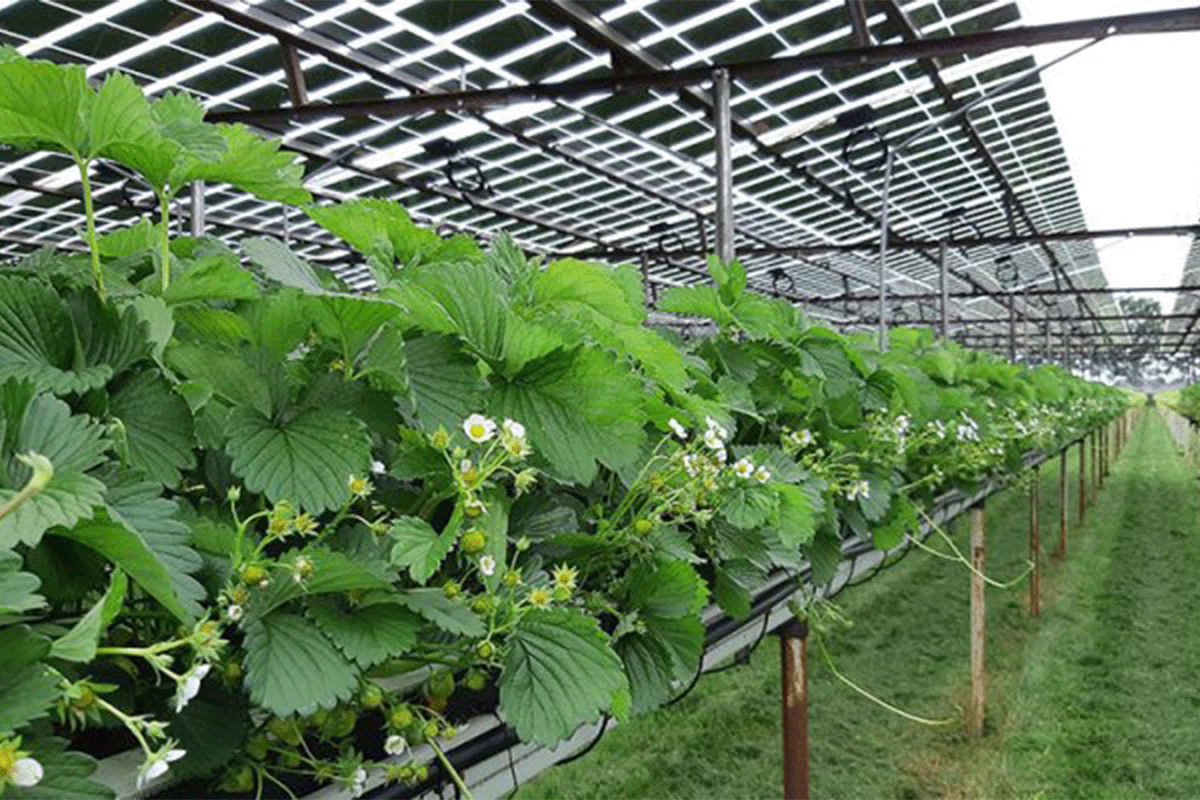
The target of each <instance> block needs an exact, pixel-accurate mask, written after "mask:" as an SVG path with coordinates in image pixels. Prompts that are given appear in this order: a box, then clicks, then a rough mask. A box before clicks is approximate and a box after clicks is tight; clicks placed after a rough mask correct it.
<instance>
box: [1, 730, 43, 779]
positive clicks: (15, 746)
mask: <svg viewBox="0 0 1200 800" xmlns="http://www.w3.org/2000/svg"><path fill="white" fill-rule="evenodd" d="M20 747H21V740H20V739H14V740H10V741H7V742H4V743H3V744H0V789H2V788H3V786H4V785H5V784H6V783H11V784H12V785H13V786H16V787H18V788H28V787H30V786H36V785H37V784H38V782H40V781H41V780H42V765H41V764H40V763H39V762H38V761H37V759H34V758H30V757H29V754H28V753H25V752H22V751H21V749H20Z"/></svg>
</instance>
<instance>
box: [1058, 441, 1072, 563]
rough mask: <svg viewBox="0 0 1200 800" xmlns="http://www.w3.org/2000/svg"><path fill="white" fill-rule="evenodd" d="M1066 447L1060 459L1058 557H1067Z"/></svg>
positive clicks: (1068, 449) (1067, 450)
mask: <svg viewBox="0 0 1200 800" xmlns="http://www.w3.org/2000/svg"><path fill="white" fill-rule="evenodd" d="M1070 451H1071V448H1069V447H1064V448H1063V451H1062V454H1061V455H1060V456H1059V459H1058V557H1059V558H1066V557H1067V453H1069V452H1070Z"/></svg>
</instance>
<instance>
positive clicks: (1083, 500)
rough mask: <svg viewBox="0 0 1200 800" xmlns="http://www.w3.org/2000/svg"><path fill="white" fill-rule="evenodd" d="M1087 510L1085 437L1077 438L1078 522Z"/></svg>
mask: <svg viewBox="0 0 1200 800" xmlns="http://www.w3.org/2000/svg"><path fill="white" fill-rule="evenodd" d="M1086 510H1087V437H1086V436H1085V437H1083V438H1082V439H1080V440H1079V524H1080V525H1082V524H1083V515H1084V512H1086Z"/></svg>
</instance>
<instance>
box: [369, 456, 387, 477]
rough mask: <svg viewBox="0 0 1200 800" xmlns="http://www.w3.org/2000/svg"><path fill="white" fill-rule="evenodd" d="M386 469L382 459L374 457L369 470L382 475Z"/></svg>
mask: <svg viewBox="0 0 1200 800" xmlns="http://www.w3.org/2000/svg"><path fill="white" fill-rule="evenodd" d="M386 471H387V468H386V467H384V466H383V462H382V461H379V460H378V459H376V460H374V461H372V462H371V472H372V473H374V474H375V475H382V474H383V473H384V472H386Z"/></svg>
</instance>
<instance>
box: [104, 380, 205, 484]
mask: <svg viewBox="0 0 1200 800" xmlns="http://www.w3.org/2000/svg"><path fill="white" fill-rule="evenodd" d="M108 410H109V413H110V414H111V415H112V416H113V417H116V418H117V419H119V420H121V422H122V423H123V424H124V426H125V439H126V443H127V446H128V448H129V463H130V464H131V465H132V466H134V467H137V468H138V469H141V470H143V471H144V472H145V473H146V476H147V477H149V478H150V479H151V480H155V481H158V482H159V483H162V484H166V485H168V486H173V485H175V484H177V483H179V471H180V470H183V469H191V468H192V467H193V466H194V465H195V458H194V456H193V453H192V447H193V445H194V442H195V432H194V430H193V427H192V413H191V410H190V409H189V408H188V405H187V402H186V401H185V400H184V399H183V398H182V397H180V396H179V395H177V394H175V393H174V392H172V391H171V387H170V386H169V385H168V384H167V382H166V380H164V379H163V377H162V376H161V375H160V374H158V372H156V371H153V370H145V371H143V372H139V373H137V374H136V375H134V376H133V377H132V378H130V379H129V380H128V381H127V382H125V383H124V384H123V385H121V386H120V387H119V388H117V389H116V390H115V391H113V392H112V394H111V395H110V399H109V407H108Z"/></svg>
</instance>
